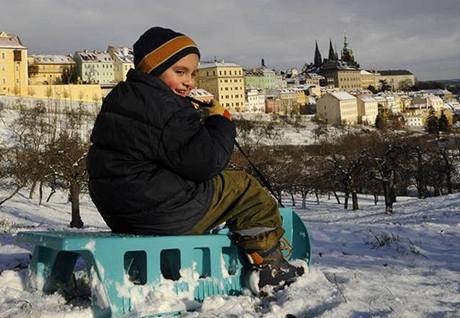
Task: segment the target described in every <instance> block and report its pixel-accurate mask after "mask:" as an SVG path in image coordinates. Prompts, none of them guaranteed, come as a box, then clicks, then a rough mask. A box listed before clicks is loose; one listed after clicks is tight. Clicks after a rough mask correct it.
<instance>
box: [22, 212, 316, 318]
mask: <svg viewBox="0 0 460 318" xmlns="http://www.w3.org/2000/svg"><path fill="white" fill-rule="evenodd" d="M280 210H281V216H282V218H283V227H284V229H285V231H286V233H285V235H284V238H285V239H286V240H287V241H288V242H289V244H290V245H291V246H292V250H290V252H289V254H285V256H286V258H287V259H288V260H302V261H305V262H306V263H307V264H310V259H311V246H310V238H309V235H308V231H307V229H306V227H305V224H304V223H303V222H302V220H301V219H300V218H299V216H298V215H297V214H296V213H295V212H293V211H292V210H291V209H288V208H282V209H280ZM228 234H229V233H228V230H227V229H225V228H224V229H222V230H220V231H219V232H217V233H215V234H207V235H186V236H185V235H184V236H141V235H125V234H124V235H120V234H113V233H110V232H20V233H18V235H17V239H18V240H20V241H23V242H28V243H31V244H33V245H34V246H35V247H34V251H33V254H32V259H31V263H30V274H31V275H30V282H31V287H32V288H34V289H37V290H40V291H43V292H44V293H53V292H56V291H62V290H66V289H69V288H70V287H71V286H73V285H75V275H76V273H77V271H79V272H81V269H83V272H85V273H87V274H88V275H87V277H88V289H90V300H91V308H92V311H93V314H94V316H95V317H124V316H133V315H134V316H136V317H139V316H144V317H145V316H149V317H151V316H158V315H172V314H180V313H181V312H185V311H186V310H190V309H193V307H194V306H195V307H197V304H198V306H199V303H200V302H202V301H203V300H204V298H206V297H209V296H214V295H239V294H241V293H242V292H243V290H244V288H245V286H244V274H245V273H244V267H243V264H244V262H245V260H244V259H243V256H242V255H241V254H240V251H239V249H238V248H237V247H236V246H235V245H234V244H233V243H232V241H231V240H230V238H229V235H228ZM77 261H78V262H77ZM76 264H77V266H76ZM82 264H83V265H82ZM79 268H80V269H79ZM174 298H175V299H177V302H176V303H174V301H171V299H174ZM166 300H167V301H166ZM184 300H185V301H184ZM165 304H166V306H165ZM172 304H174V305H172ZM146 313H148V314H146Z"/></svg>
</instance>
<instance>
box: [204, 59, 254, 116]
mask: <svg viewBox="0 0 460 318" xmlns="http://www.w3.org/2000/svg"><path fill="white" fill-rule="evenodd" d="M197 83H198V85H197V87H199V88H203V89H205V90H207V91H208V92H210V93H211V94H213V95H214V98H216V99H217V100H218V101H219V103H221V105H222V106H224V107H226V108H228V109H229V111H230V112H244V111H245V109H244V107H245V90H244V74H243V68H242V67H241V66H240V65H238V64H235V63H225V62H224V61H221V62H208V63H206V62H204V63H201V64H200V66H199V67H198V80H197Z"/></svg>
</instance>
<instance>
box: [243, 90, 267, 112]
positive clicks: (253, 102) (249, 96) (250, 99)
mask: <svg viewBox="0 0 460 318" xmlns="http://www.w3.org/2000/svg"><path fill="white" fill-rule="evenodd" d="M246 112H248V113H265V94H264V93H263V92H262V90H261V89H250V90H247V91H246Z"/></svg>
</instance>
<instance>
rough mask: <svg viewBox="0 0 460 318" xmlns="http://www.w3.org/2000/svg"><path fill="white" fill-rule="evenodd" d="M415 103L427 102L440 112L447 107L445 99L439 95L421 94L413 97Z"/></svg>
mask: <svg viewBox="0 0 460 318" xmlns="http://www.w3.org/2000/svg"><path fill="white" fill-rule="evenodd" d="M413 103H414V104H426V105H427V106H428V107H431V108H432V109H433V110H434V111H435V112H439V111H441V110H443V109H444V108H445V106H444V101H443V100H442V99H441V97H439V96H435V95H431V94H429V95H421V96H415V97H414V98H413Z"/></svg>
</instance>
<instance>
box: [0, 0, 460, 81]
mask: <svg viewBox="0 0 460 318" xmlns="http://www.w3.org/2000/svg"><path fill="white" fill-rule="evenodd" d="M0 7H1V8H2V10H1V12H0V30H1V31H7V32H10V33H15V34H18V35H19V36H20V37H21V39H22V41H23V43H24V45H25V46H27V47H28V49H29V51H30V52H31V53H51V54H52V53H55V54H66V53H73V52H74V51H75V50H81V49H85V48H86V49H99V50H104V49H106V48H107V46H108V45H125V46H131V45H132V43H134V41H135V40H136V39H137V38H138V37H139V36H140V34H142V32H144V31H145V30H146V29H148V28H149V27H151V26H154V25H161V26H166V27H170V28H173V29H175V30H177V31H181V32H184V33H186V34H188V35H190V36H191V37H192V38H193V39H194V40H195V41H196V42H197V43H198V44H199V46H200V50H201V51H202V54H203V57H204V58H205V59H212V58H213V57H218V58H225V59H226V60H231V61H234V62H236V63H239V64H241V65H243V66H247V67H250V66H256V65H258V64H259V63H260V59H261V58H262V57H263V58H265V61H266V63H267V64H268V65H270V66H272V67H275V68H280V69H284V68H288V67H301V66H302V65H303V64H304V63H306V62H311V61H312V59H313V50H314V44H315V40H317V41H318V43H319V46H320V49H321V52H322V54H323V56H324V55H327V50H328V45H329V39H331V40H332V41H333V43H334V44H335V45H336V47H337V49H341V48H342V45H343V35H344V34H346V35H347V36H348V37H349V40H350V45H351V47H352V49H353V50H354V53H355V56H356V58H357V60H358V62H359V63H360V64H361V65H362V67H364V68H374V67H375V68H377V69H384V68H405V69H409V70H411V71H412V72H414V73H415V75H416V76H417V77H418V78H419V79H447V78H460V65H459V64H460V62H459V61H460V22H459V18H458V17H459V16H460V1H458V0H438V1H432V0H404V1H401V0H386V1H381V0H380V1H378V0H367V1H366V0H348V1H347V0H330V1H322V2H319V1H310V0H304V1H302V0H283V1H281V0H253V1H247V0H246V1H243V0H228V1H217V0H199V1H198V0H195V1H190V0H188V1H180V0H168V1H164V0H157V1H151V0H133V1H126V0H125V1H119V0H112V1H108V0H104V1H99V0H93V1H89V0H80V1H70V0H37V1H26V0H15V1H11V0H9V1H7V0H0Z"/></svg>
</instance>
